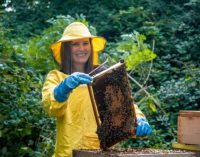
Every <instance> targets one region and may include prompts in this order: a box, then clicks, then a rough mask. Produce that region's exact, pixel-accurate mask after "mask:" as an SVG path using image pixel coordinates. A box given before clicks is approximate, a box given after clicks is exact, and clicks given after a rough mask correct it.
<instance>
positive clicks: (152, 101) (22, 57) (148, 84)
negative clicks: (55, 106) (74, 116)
mask: <svg viewBox="0 0 200 157" xmlns="http://www.w3.org/2000/svg"><path fill="white" fill-rule="evenodd" d="M199 10H200V1H199V0H157V1H154V0H140V1H137V0H109V1H108V0H101V1H100V0H99V1H97V0H67V1H63V0H51V1H50V0H2V1H0V74H1V77H0V121H1V123H0V156H3V157H10V156H19V157H32V156H38V157H47V156H51V155H52V152H53V149H54V143H55V119H54V118H52V117H49V116H48V115H47V114H46V113H45V111H44V109H43V107H42V104H41V89H42V85H43V83H44V80H45V77H46V74H47V73H48V71H49V70H51V69H54V68H59V66H58V65H56V64H55V62H54V60H53V58H52V55H51V52H50V45H51V44H52V43H54V42H55V41H57V40H58V39H59V38H60V37H61V35H62V33H63V30H64V28H65V27H66V26H67V25H68V24H69V23H71V22H73V21H81V22H84V23H85V24H86V25H87V26H89V28H90V31H91V32H92V33H93V34H96V35H100V36H103V37H105V38H106V39H107V46H106V49H105V51H104V52H103V53H101V55H100V63H103V62H104V61H105V60H106V59H108V60H109V63H107V64H106V66H111V65H113V64H115V63H117V62H118V61H119V60H120V59H124V60H125V61H126V63H127V71H128V73H129V75H130V76H131V78H132V79H130V83H131V87H132V95H133V98H134V101H135V102H136V103H137V104H138V106H139V107H140V109H141V110H142V111H143V112H144V113H145V115H146V117H147V119H148V121H149V123H150V124H151V126H152V128H153V134H152V135H151V136H150V137H149V138H148V139H128V140H126V141H123V142H122V143H120V144H119V147H126V148H127V147H132V148H135V147H149V148H159V149H171V146H172V145H171V144H172V142H175V141H177V116H178V112H179V111H180V110H199V109H200V107H199V105H200V11H199Z"/></svg>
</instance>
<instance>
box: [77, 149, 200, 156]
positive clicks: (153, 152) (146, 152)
mask: <svg viewBox="0 0 200 157" xmlns="http://www.w3.org/2000/svg"><path fill="white" fill-rule="evenodd" d="M199 156H200V154H199V153H198V152H192V151H181V150H161V149H148V148H146V149H137V148H135V149H127V150H109V151H101V150H73V157H199Z"/></svg>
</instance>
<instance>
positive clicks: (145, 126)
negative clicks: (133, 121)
mask: <svg viewBox="0 0 200 157" xmlns="http://www.w3.org/2000/svg"><path fill="white" fill-rule="evenodd" d="M151 133H152V129H151V127H150V125H149V123H148V122H147V120H146V119H145V118H143V117H140V116H137V127H136V136H148V135H150V134H151Z"/></svg>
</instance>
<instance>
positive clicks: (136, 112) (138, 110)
mask: <svg viewBox="0 0 200 157" xmlns="http://www.w3.org/2000/svg"><path fill="white" fill-rule="evenodd" d="M134 109H135V114H136V116H141V117H144V118H146V117H145V115H144V114H143V113H142V111H141V110H140V109H139V107H138V105H136V104H134Z"/></svg>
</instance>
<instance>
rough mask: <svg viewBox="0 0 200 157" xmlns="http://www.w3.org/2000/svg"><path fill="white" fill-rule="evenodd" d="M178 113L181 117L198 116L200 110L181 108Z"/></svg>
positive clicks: (199, 115)
mask: <svg viewBox="0 0 200 157" xmlns="http://www.w3.org/2000/svg"><path fill="white" fill-rule="evenodd" d="M179 115H180V116H182V117H200V111H192V110H181V111H179Z"/></svg>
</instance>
